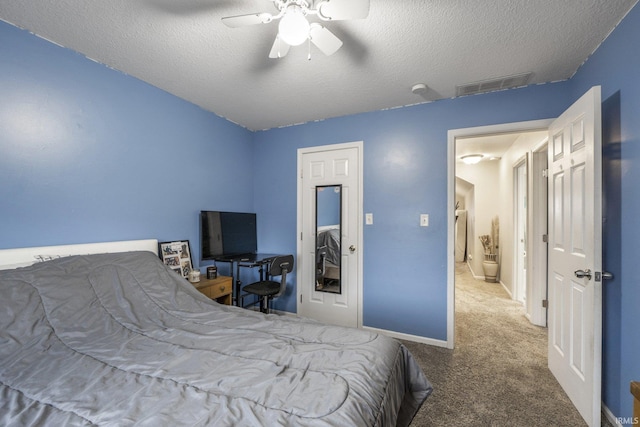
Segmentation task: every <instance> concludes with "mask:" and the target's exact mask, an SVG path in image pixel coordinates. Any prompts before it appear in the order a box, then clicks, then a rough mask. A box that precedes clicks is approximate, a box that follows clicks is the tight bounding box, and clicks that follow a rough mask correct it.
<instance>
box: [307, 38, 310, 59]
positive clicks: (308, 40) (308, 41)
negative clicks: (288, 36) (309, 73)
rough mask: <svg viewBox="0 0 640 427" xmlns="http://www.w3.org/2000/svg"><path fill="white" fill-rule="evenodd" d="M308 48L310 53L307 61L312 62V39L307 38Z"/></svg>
mask: <svg viewBox="0 0 640 427" xmlns="http://www.w3.org/2000/svg"><path fill="white" fill-rule="evenodd" d="M307 47H308V49H309V53H308V54H307V61H311V37H307Z"/></svg>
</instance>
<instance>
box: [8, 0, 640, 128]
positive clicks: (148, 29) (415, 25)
mask: <svg viewBox="0 0 640 427" xmlns="http://www.w3.org/2000/svg"><path fill="white" fill-rule="evenodd" d="M636 1H637V0H533V1H532V0H486V1H485V0H483V1H478V0H371V7H370V13H369V16H368V17H367V18H366V19H362V20H355V21H336V22H329V23H325V24H324V25H325V26H326V27H327V28H329V29H330V30H331V31H332V32H333V33H334V34H336V35H337V36H338V37H339V38H340V39H342V40H343V42H344V45H343V47H342V48H341V49H340V50H339V51H338V52H337V53H336V54H334V55H332V56H329V57H326V56H324V55H323V54H322V53H321V52H319V51H318V50H317V49H316V48H315V47H314V46H312V47H311V54H312V59H311V60H310V61H308V60H307V58H306V57H307V53H308V52H307V48H306V45H303V46H299V47H294V48H292V49H291V51H290V52H289V54H288V55H287V56H286V57H285V58H282V59H269V58H268V54H269V50H270V48H271V45H272V44H273V40H274V38H275V35H276V32H277V23H271V24H265V25H258V26H253V27H245V28H236V29H232V28H228V27H226V26H225V25H223V24H222V22H221V20H220V18H222V17H224V16H232V15H241V14H247V13H252V12H263V11H269V12H273V11H274V10H275V9H274V7H273V4H272V3H271V2H270V1H267V0H0V19H2V20H4V21H6V22H9V23H12V24H14V25H16V26H18V27H21V28H25V29H27V30H29V31H31V32H33V33H35V34H37V35H39V36H41V37H43V38H46V39H48V40H51V41H54V42H56V43H58V44H60V45H62V46H65V47H68V48H71V49H73V50H76V51H78V52H80V53H82V54H84V55H86V56H87V57H89V58H92V59H94V60H96V61H98V62H100V63H103V64H106V65H108V66H110V67H112V68H114V69H117V70H120V71H122V72H124V73H126V74H129V75H132V76H135V77H137V78H139V79H141V80H144V81H146V82H148V83H150V84H152V85H154V86H157V87H159V88H161V89H164V90H166V91H167V92H170V93H172V94H174V95H176V96H179V97H181V98H184V99H186V100H188V101H190V102H193V103H194V104H197V105H199V106H201V107H202V108H204V109H205V110H208V111H212V112H214V113H216V114H218V115H220V116H222V117H225V118H227V119H229V120H231V121H233V122H235V123H238V124H240V125H242V126H244V127H246V128H248V129H251V130H260V129H268V128H273V127H279V126H287V125H292V124H296V123H304V122H308V121H314V120H321V119H325V118H330V117H337V116H342V115H347V114H354V113H360V112H366V111H375V110H381V109H385V108H393V107H398V106H403V105H411V104H417V103H421V102H427V101H434V100H437V99H442V98H452V97H454V96H455V87H456V85H462V84H467V83H472V82H477V81H481V80H486V79H492V78H498V77H503V76H508V75H513V74H521V73H527V72H532V73H533V77H532V79H531V82H530V83H531V84H537V83H546V82H551V81H558V80H564V79H567V78H570V77H571V76H572V75H573V74H574V73H575V72H576V70H577V69H578V68H579V66H580V65H581V64H582V63H583V62H584V61H585V60H586V59H587V58H588V57H589V55H590V54H591V53H592V52H593V51H594V50H595V49H596V48H597V47H598V45H599V44H600V43H601V42H602V40H603V39H604V38H605V37H606V36H607V35H608V34H609V33H610V32H611V30H612V29H613V28H614V27H615V26H616V25H617V24H618V22H619V21H620V20H621V19H622V18H623V17H624V15H625V14H626V13H627V12H628V11H629V10H630V9H631V7H632V6H633V5H634V4H635V3H636ZM422 82H423V83H426V84H427V85H428V86H429V91H428V93H427V94H426V96H424V97H423V96H420V95H414V94H413V93H411V90H410V89H411V86H412V85H414V84H415V83H422Z"/></svg>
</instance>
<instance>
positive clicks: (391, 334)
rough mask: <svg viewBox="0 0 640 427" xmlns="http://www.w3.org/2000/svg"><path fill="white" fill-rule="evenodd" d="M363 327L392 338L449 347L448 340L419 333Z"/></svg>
mask: <svg viewBox="0 0 640 427" xmlns="http://www.w3.org/2000/svg"><path fill="white" fill-rule="evenodd" d="M362 329H364V330H367V331H371V332H376V333H378V334H381V335H386V336H388V337H391V338H397V339H399V340H405V341H412V342H417V343H420V344H428V345H433V346H435V347H443V348H447V341H442V340H436V339H433V338H425V337H421V336H418V335H411V334H404V333H402V332H394V331H388V330H386V329H378V328H372V327H369V326H363V327H362Z"/></svg>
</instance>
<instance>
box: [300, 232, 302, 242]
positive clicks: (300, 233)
mask: <svg viewBox="0 0 640 427" xmlns="http://www.w3.org/2000/svg"><path fill="white" fill-rule="evenodd" d="M300 240H302V231H301V232H300Z"/></svg>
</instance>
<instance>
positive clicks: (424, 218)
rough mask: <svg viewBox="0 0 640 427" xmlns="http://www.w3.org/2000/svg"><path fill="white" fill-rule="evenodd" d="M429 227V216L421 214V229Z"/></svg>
mask: <svg viewBox="0 0 640 427" xmlns="http://www.w3.org/2000/svg"><path fill="white" fill-rule="evenodd" d="M428 226H429V214H420V227H428Z"/></svg>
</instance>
